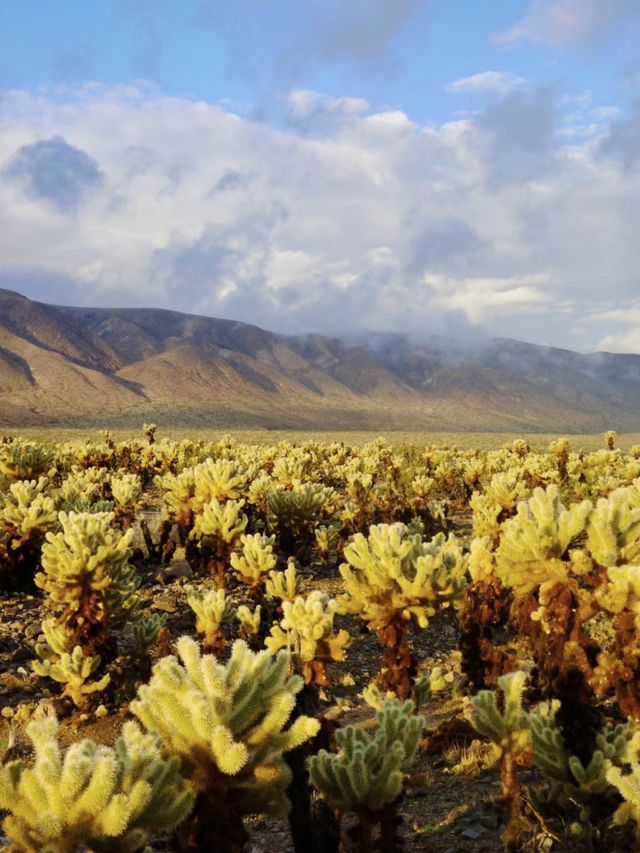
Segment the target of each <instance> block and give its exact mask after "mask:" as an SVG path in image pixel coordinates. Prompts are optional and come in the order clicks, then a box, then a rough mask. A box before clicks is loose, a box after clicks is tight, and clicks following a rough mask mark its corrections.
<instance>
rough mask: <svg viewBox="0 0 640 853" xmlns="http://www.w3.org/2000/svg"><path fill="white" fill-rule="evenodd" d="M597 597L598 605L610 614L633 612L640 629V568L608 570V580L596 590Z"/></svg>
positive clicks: (625, 567)
mask: <svg viewBox="0 0 640 853" xmlns="http://www.w3.org/2000/svg"><path fill="white" fill-rule="evenodd" d="M595 597H596V600H597V602H598V604H599V605H600V606H601V607H602V608H603V609H604V610H607V611H608V612H609V613H621V612H622V611H623V610H630V611H632V612H633V613H634V614H635V622H636V625H637V627H638V629H640V566H611V567H610V568H608V569H607V580H606V582H605V583H604V584H602V586H600V587H599V588H598V589H597V590H596V592H595Z"/></svg>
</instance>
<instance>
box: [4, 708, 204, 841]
mask: <svg viewBox="0 0 640 853" xmlns="http://www.w3.org/2000/svg"><path fill="white" fill-rule="evenodd" d="M27 733H28V735H29V738H30V739H31V741H32V743H33V746H34V751H35V760H34V764H33V766H32V767H28V766H27V765H26V764H25V762H24V761H22V760H19V761H12V762H10V763H9V764H7V765H5V766H4V767H2V768H0V808H2V809H6V810H7V811H8V812H9V816H8V817H6V818H5V820H4V822H3V824H2V827H3V829H4V832H5V833H6V835H7V837H8V838H9V840H10V842H11V845H12V846H11V849H12V850H16V851H17V850H20V851H23V853H44V851H47V852H48V853H74V851H76V850H80V849H89V850H95V851H104V853H135V851H140V850H142V849H143V847H145V845H146V843H147V841H149V840H150V839H151V838H153V837H154V836H156V835H159V834H161V833H162V832H166V831H170V830H172V829H174V828H175V827H176V826H177V825H178V824H179V823H181V822H182V821H183V820H184V819H185V818H186V816H187V815H188V814H189V812H190V811H191V808H192V806H193V794H192V792H191V787H190V785H189V784H188V783H187V782H185V780H184V779H182V778H181V776H180V775H179V772H178V768H179V760H178V759H177V758H170V759H168V760H167V759H164V758H163V757H162V755H161V754H160V749H159V745H158V740H157V738H156V737H155V736H154V735H150V734H143V733H142V732H141V731H140V729H139V727H138V726H137V725H136V723H134V722H131V721H129V722H127V723H125V724H124V726H123V729H122V734H121V735H120V737H119V738H118V740H117V741H116V744H115V746H114V747H108V746H103V745H102V744H97V743H94V742H93V741H91V740H82V741H79V742H77V743H74V744H72V745H71V746H70V747H68V748H67V749H66V750H65V751H64V752H63V751H62V750H61V748H60V745H59V743H58V734H57V733H58V722H57V720H56V719H54V718H48V719H44V720H38V721H33V722H31V723H29V725H28V727H27ZM147 849H150V848H147Z"/></svg>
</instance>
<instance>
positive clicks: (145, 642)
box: [131, 613, 167, 658]
mask: <svg viewBox="0 0 640 853" xmlns="http://www.w3.org/2000/svg"><path fill="white" fill-rule="evenodd" d="M166 621H167V617H166V615H165V614H164V613H153V614H152V615H151V616H147V617H145V618H144V619H140V620H139V621H138V622H136V623H135V624H134V625H133V627H132V629H131V633H132V636H133V650H134V654H135V656H136V657H138V658H142V657H145V655H148V654H149V649H150V648H151V646H153V644H154V643H155V642H157V640H158V635H159V634H160V631H161V630H162V629H163V628H164V625H165V623H166Z"/></svg>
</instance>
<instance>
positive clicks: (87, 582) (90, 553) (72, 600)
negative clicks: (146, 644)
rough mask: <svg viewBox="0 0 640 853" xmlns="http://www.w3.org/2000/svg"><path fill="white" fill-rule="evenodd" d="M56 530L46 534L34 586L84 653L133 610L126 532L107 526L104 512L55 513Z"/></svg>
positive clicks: (134, 581) (133, 574) (109, 516)
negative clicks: (59, 530)
mask: <svg viewBox="0 0 640 853" xmlns="http://www.w3.org/2000/svg"><path fill="white" fill-rule="evenodd" d="M59 519H60V525H61V527H62V531H61V532H60V533H48V534H47V541H46V542H45V544H44V545H43V548H42V571H41V572H39V573H38V574H37V575H36V584H37V585H38V586H39V587H40V588H41V589H43V590H44V591H45V592H46V593H47V595H48V599H47V604H48V606H49V608H50V609H51V610H53V611H54V612H55V613H56V616H57V621H58V622H59V623H60V624H61V625H62V626H64V629H65V631H66V632H67V633H68V634H69V635H71V636H73V644H74V645H76V644H77V645H80V646H82V648H83V650H84V651H85V653H87V654H92V653H93V652H94V651H96V650H97V651H100V652H101V651H102V650H103V649H104V648H105V646H106V645H108V641H109V638H110V636H113V634H114V632H115V630H116V629H117V628H118V627H119V626H121V625H123V624H124V623H125V622H126V621H127V620H128V619H129V618H131V615H132V613H133V612H134V610H135V607H136V604H137V599H136V589H137V587H138V584H139V579H138V577H137V574H136V572H135V569H134V568H133V566H131V565H130V564H129V542H130V540H131V535H132V531H128V532H127V533H125V534H123V533H122V532H121V531H120V530H118V529H116V528H114V527H112V526H111V523H112V521H113V515H112V514H108V513H98V514H92V513H73V512H71V513H64V512H61V513H60V514H59Z"/></svg>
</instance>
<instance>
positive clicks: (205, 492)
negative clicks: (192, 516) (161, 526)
mask: <svg viewBox="0 0 640 853" xmlns="http://www.w3.org/2000/svg"><path fill="white" fill-rule="evenodd" d="M194 476H195V495H194V502H193V503H194V508H195V510H196V512H199V511H201V510H202V509H204V507H205V506H206V505H207V504H209V503H210V502H211V501H212V500H216V501H219V502H220V503H224V502H225V501H228V500H236V499H238V498H242V497H245V496H246V491H247V487H248V484H249V483H248V479H249V478H248V476H247V472H246V471H244V470H242V469H240V468H239V467H238V465H237V463H235V462H233V461H231V460H228V459H216V460H214V459H206V460H205V461H204V462H202V463H201V464H200V465H197V466H196V467H195V469H194Z"/></svg>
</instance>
